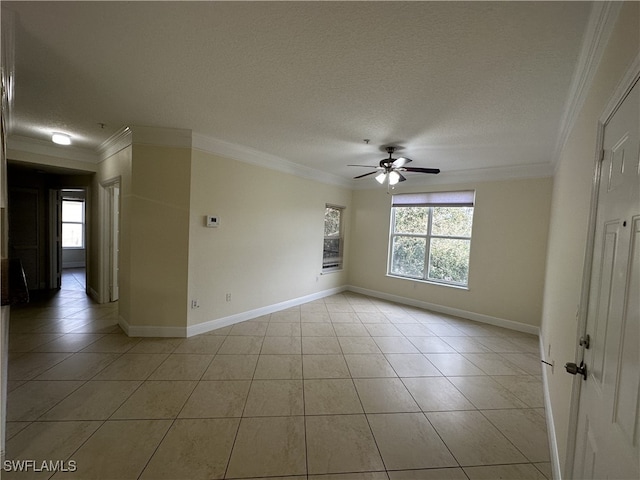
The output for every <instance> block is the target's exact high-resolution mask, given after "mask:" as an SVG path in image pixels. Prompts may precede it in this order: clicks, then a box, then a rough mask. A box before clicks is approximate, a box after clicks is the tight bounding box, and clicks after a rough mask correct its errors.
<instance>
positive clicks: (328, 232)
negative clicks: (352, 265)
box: [322, 205, 344, 271]
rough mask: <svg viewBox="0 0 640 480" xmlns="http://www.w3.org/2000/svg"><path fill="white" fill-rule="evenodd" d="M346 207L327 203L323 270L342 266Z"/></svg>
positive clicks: (336, 268)
mask: <svg viewBox="0 0 640 480" xmlns="http://www.w3.org/2000/svg"><path fill="white" fill-rule="evenodd" d="M343 211H344V208H342V207H334V206H331V205H327V206H326V207H325V209H324V248H323V250H322V270H323V271H327V270H338V269H340V268H342V248H343V233H342V213H343Z"/></svg>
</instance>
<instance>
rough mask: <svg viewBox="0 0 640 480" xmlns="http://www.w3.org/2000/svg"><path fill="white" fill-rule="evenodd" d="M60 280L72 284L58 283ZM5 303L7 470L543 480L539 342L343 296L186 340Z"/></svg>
mask: <svg viewBox="0 0 640 480" xmlns="http://www.w3.org/2000/svg"><path fill="white" fill-rule="evenodd" d="M66 285H69V284H68V283H67V284H66ZM116 318H117V317H116V306H115V305H96V304H93V303H92V302H91V301H90V300H88V299H87V298H86V297H85V296H84V294H83V293H82V290H81V289H74V288H66V287H65V283H63V290H61V291H60V292H59V293H58V294H57V295H55V296H52V297H51V298H49V299H42V300H39V301H36V302H35V303H34V304H32V305H31V306H30V307H28V308H23V309H16V310H14V311H13V312H12V318H11V334H10V337H11V338H10V361H9V380H10V381H9V390H10V393H9V406H8V420H9V423H8V432H7V438H8V441H7V458H8V459H12V460H13V459H33V460H37V461H38V462H41V461H42V460H54V461H55V460H65V461H68V460H73V461H75V463H76V465H77V471H76V472H58V473H56V474H55V475H53V474H52V473H50V472H46V471H44V472H40V473H38V474H35V473H34V472H30V473H28V474H27V473H15V472H3V479H4V478H20V479H23V478H54V479H63V478H81V479H83V480H87V479H93V478H105V479H111V480H115V479H138V478H140V479H153V480H156V479H179V480H182V479H184V480H196V479H214V478H263V477H271V478H273V477H285V476H286V477H287V478H288V479H289V480H300V479H313V480H321V479H322V480H332V479H342V480H356V479H366V480H381V479H391V480H396V479H404V480H419V479H470V480H474V479H497V478H507V479H517V478H526V479H544V478H551V473H550V465H549V453H548V445H547V434H546V429H545V420H544V410H543V399H542V387H541V379H540V373H541V372H540V361H539V359H538V355H537V352H538V340H537V338H535V337H533V336H530V335H525V334H521V333H518V332H513V331H509V330H505V329H501V328H497V327H492V326H488V325H482V324H477V323H474V322H471V321H468V320H462V319H459V318H453V317H448V316H445V315H440V314H434V313H431V312H428V311H424V310H420V309H417V308H412V307H406V306H400V305H396V304H391V303H388V302H385V301H381V300H377V299H373V298H367V297H363V296H361V295H356V294H352V293H344V294H340V295H335V296H332V297H328V298H325V299H323V300H318V301H315V302H311V303H307V304H304V305H302V306H300V307H296V308H292V309H289V310H286V311H282V312H278V313H274V314H271V315H269V316H265V317H261V318H257V319H255V320H252V321H248V322H244V323H241V324H237V325H234V326H232V327H226V328H222V329H219V330H217V331H213V332H210V334H208V335H200V336H198V337H192V338H189V339H158V338H145V339H139V338H128V337H127V336H125V335H124V334H123V333H122V332H121V331H120V329H119V327H118V326H117V324H116Z"/></svg>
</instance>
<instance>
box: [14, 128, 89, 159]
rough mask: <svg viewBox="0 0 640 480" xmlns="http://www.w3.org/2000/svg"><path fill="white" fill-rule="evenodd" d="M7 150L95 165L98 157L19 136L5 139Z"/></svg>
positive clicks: (87, 152) (74, 148) (81, 149)
mask: <svg viewBox="0 0 640 480" xmlns="http://www.w3.org/2000/svg"><path fill="white" fill-rule="evenodd" d="M7 149H8V150H13V151H20V152H26V153H34V154H37V155H45V156H48V157H55V158H62V159H65V160H75V161H78V162H85V163H91V164H94V165H95V164H97V163H98V160H99V157H98V154H97V153H96V152H95V151H94V150H90V149H87V148H80V147H74V146H61V145H56V144H55V143H52V142H50V141H46V140H40V139H36V138H31V137H23V136H21V135H9V136H8V138H7Z"/></svg>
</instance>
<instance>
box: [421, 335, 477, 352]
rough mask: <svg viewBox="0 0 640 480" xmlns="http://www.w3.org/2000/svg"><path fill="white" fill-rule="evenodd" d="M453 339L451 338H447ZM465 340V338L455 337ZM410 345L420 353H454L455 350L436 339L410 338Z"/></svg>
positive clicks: (441, 340)
mask: <svg viewBox="0 0 640 480" xmlns="http://www.w3.org/2000/svg"><path fill="white" fill-rule="evenodd" d="M447 338H453V337H447ZM457 338H466V337H457ZM409 340H410V341H411V343H412V344H413V345H414V346H415V347H416V348H417V349H418V350H419V351H420V353H456V350H455V349H454V348H453V347H452V346H451V345H449V343H447V342H445V341H444V340H443V339H442V338H438V337H411V338H410V339H409Z"/></svg>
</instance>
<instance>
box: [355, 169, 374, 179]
mask: <svg viewBox="0 0 640 480" xmlns="http://www.w3.org/2000/svg"><path fill="white" fill-rule="evenodd" d="M374 173H378V171H377V170H374V171H373V172H369V173H365V174H364V175H358V176H357V177H353V179H354V180H355V179H356V178H362V177H367V176H369V175H373V174H374Z"/></svg>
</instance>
